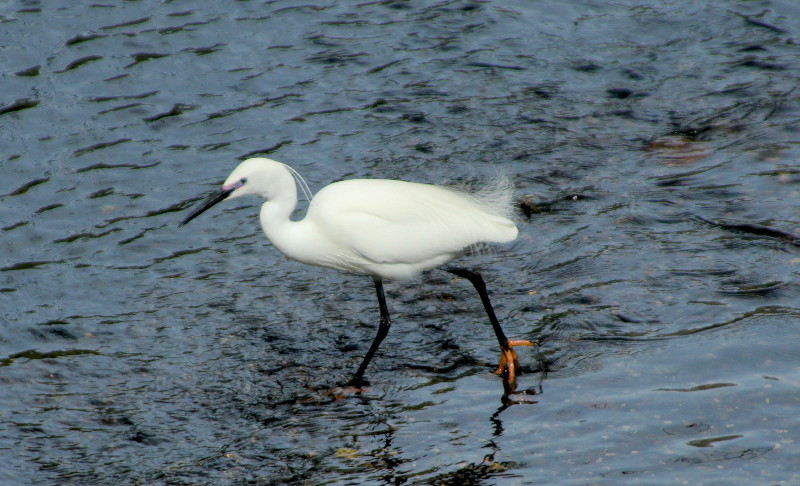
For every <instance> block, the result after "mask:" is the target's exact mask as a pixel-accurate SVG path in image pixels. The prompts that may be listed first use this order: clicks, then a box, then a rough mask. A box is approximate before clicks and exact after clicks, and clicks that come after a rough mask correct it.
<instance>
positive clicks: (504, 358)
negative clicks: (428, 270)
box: [447, 268, 536, 387]
mask: <svg viewBox="0 0 800 486" xmlns="http://www.w3.org/2000/svg"><path fill="white" fill-rule="evenodd" d="M447 271H448V272H450V273H452V274H453V275H457V276H459V277H462V278H465V279H467V280H469V281H470V282H472V285H473V286H474V287H475V290H477V291H478V295H480V297H481V302H483V307H484V309H486V314H487V315H488V316H489V322H491V323H492V328H493V329H494V333H495V335H496V336H497V341H498V342H499V343H500V365H499V366H498V367H497V370H495V374H497V375H502V376H503V377H504V378H505V380H506V381H507V382H508V383H509V384H510V385H511V386H512V387H513V385H514V380H515V378H516V372H517V369H518V368H519V360H517V353H516V351H514V348H513V347H514V346H533V345H534V344H536V343H535V342H532V341H528V340H527V339H515V340H509V339H508V338H507V337H506V334H505V333H504V332H503V328H502V327H500V322H499V321H498V320H497V316H496V315H495V313H494V308H492V302H491V301H490V300H489V294H488V293H487V292H486V282H484V281H483V277H482V276H481V274H480V273H478V272H475V271H473V270H467V269H464V268H448V269H447Z"/></svg>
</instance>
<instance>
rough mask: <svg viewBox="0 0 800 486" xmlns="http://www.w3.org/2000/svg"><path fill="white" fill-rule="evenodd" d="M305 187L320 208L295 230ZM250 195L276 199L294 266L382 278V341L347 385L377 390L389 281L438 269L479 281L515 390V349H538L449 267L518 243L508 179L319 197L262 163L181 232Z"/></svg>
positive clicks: (263, 216)
mask: <svg viewBox="0 0 800 486" xmlns="http://www.w3.org/2000/svg"><path fill="white" fill-rule="evenodd" d="M296 181H297V183H296ZM298 185H299V186H300V188H301V189H302V190H303V192H304V194H305V195H306V197H307V198H308V199H309V201H310V202H309V205H308V209H307V211H306V215H305V217H304V218H302V219H300V220H297V221H293V220H292V219H290V215H291V214H292V213H293V211H294V210H295V207H296V206H297V202H298V193H297V186H298ZM247 195H255V196H260V197H261V198H263V199H265V200H266V201H265V202H264V203H263V205H262V206H261V212H260V222H261V227H262V228H263V230H264V234H265V235H266V237H267V239H268V240H270V242H271V243H272V244H273V246H275V247H276V248H277V249H278V250H279V251H280V252H281V253H283V255H285V256H286V257H288V258H289V259H292V260H296V261H298V262H301V263H305V264H308V265H313V266H318V267H325V268H331V269H334V270H338V271H341V272H347V273H351V274H360V275H367V276H370V277H372V279H373V281H374V284H375V292H376V294H377V298H378V307H379V311H380V320H379V322H378V332H377V335H376V336H375V338H374V340H373V342H372V344H371V346H370V347H369V350H368V351H367V353H366V355H365V356H364V358H363V360H362V362H361V364H360V365H359V367H358V370H357V371H356V373H355V374H354V375H353V377H352V378H351V379H350V380H349V381H347V382H346V383H345V384H344V385H345V386H347V387H356V388H360V387H363V386H365V385H368V384H369V383H368V381H367V380H366V379H365V378H364V373H365V372H366V369H367V366H368V365H369V363H370V361H371V360H372V358H373V356H374V355H375V353H376V351H377V350H378V348H379V346H380V344H381V342H382V341H383V339H384V338H385V337H386V335H387V334H388V332H389V328H390V326H391V319H390V316H389V310H388V307H387V305H386V297H385V294H384V291H383V281H384V280H400V281H402V280H408V279H412V278H415V277H417V276H419V275H420V274H422V273H423V272H426V271H428V270H432V269H434V268H438V267H442V269H443V270H445V271H447V272H450V273H451V274H453V275H456V276H459V277H462V278H465V279H467V280H469V281H470V282H471V283H472V285H473V286H474V287H475V289H476V290H477V292H478V295H479V296H480V299H481V302H482V303H483V306H484V309H485V310H486V313H487V315H488V318H489V322H490V323H491V325H492V328H493V329H494V332H495V335H496V337H497V340H498V343H499V345H500V364H499V366H498V367H497V369H496V370H495V373H496V374H498V375H501V376H502V377H503V378H504V380H505V381H504V383H505V385H506V388H508V385H509V384H511V386H514V381H515V377H516V374H517V370H518V369H519V361H518V358H517V354H516V352H515V351H514V346H533V345H534V344H535V343H534V342H531V341H529V340H524V339H519V340H510V339H508V338H507V337H506V335H505V333H504V332H503V329H502V327H501V326H500V322H499V321H498V319H497V316H496V315H495V312H494V309H493V307H492V304H491V301H490V299H489V295H488V292H487V289H486V283H485V281H484V279H483V277H482V276H481V274H480V273H479V272H478V271H476V270H472V269H467V268H462V267H443V266H444V265H446V264H449V263H450V262H451V261H453V260H455V259H456V258H458V257H460V256H462V255H465V254H467V253H470V252H471V251H475V250H476V248H479V247H480V246H481V245H485V244H494V243H508V242H511V241H513V240H515V239H516V238H517V235H518V229H517V226H516V224H515V223H514V221H513V220H512V219H511V213H512V212H513V201H512V198H513V190H512V189H511V186H510V184H509V183H508V182H507V180H504V179H502V178H501V179H499V182H496V183H495V184H489V185H488V186H487V187H485V188H483V190H479V191H477V192H467V191H465V190H459V189H453V188H450V187H444V186H437V185H433V184H423V183H416V182H406V181H400V180H390V179H348V180H343V181H338V182H334V183H332V184H329V185H328V186H326V187H324V188H322V189H321V190H319V192H317V194H316V195H315V196H313V197H312V196H311V191H310V190H309V189H308V185H307V184H306V183H305V181H304V180H303V178H302V177H301V176H300V174H299V173H297V171H295V170H294V169H292V168H291V167H290V166H288V165H286V164H283V163H281V162H278V161H275V160H271V159H267V158H261V157H257V158H250V159H247V160H244V161H243V162H241V163H240V164H239V165H238V166H237V167H236V168H235V169H234V170H233V172H231V174H230V175H229V176H228V178H227V179H226V180H225V182H224V184H223V185H222V187H221V188H220V189H218V190H215V191H213V192H212V193H210V194H209V195H208V196H207V197H206V198H205V200H203V201H202V202H201V203H200V204H198V205H197V206H196V207H195V208H194V210H193V211H191V213H189V214H188V215H187V216H186V217H185V218H184V219H183V221H182V222H181V223H180V226H183V225H185V224H187V223H188V222H189V221H191V220H193V219H194V218H196V217H197V216H199V215H200V214H202V213H204V212H205V211H207V210H208V209H210V208H211V207H212V206H214V205H216V204H217V203H219V202H221V201H226V200H230V199H234V198H238V197H241V196H247Z"/></svg>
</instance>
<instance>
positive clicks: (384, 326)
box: [345, 279, 392, 388]
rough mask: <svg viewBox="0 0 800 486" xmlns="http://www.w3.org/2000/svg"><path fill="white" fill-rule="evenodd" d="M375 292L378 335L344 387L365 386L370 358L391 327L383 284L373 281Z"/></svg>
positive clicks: (376, 280)
mask: <svg viewBox="0 0 800 486" xmlns="http://www.w3.org/2000/svg"><path fill="white" fill-rule="evenodd" d="M375 292H376V293H377V294H378V305H379V306H380V310H381V320H380V324H379V325H378V334H377V335H376V336H375V339H374V340H373V341H372V345H371V346H370V347H369V351H367V354H366V356H364V360H363V361H361V365H360V366H359V367H358V371H356V374H355V375H353V377H352V378H351V379H350V381H348V382H347V383H345V386H346V387H356V388H361V387H363V386H364V385H366V384H367V381H366V380H365V379H364V372H365V371H366V370H367V366H368V365H369V362H370V361H371V360H372V357H373V356H374V355H375V352H376V351H377V350H378V347H379V346H380V345H381V342H382V341H383V338H385V337H386V335H387V334H389V326H391V325H392V321H391V319H389V308H388V307H386V296H385V295H384V294H383V282H381V281H380V280H378V279H375Z"/></svg>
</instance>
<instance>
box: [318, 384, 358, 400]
mask: <svg viewBox="0 0 800 486" xmlns="http://www.w3.org/2000/svg"><path fill="white" fill-rule="evenodd" d="M366 389H367V388H366V386H363V387H362V386H354V385H342V386H337V387H336V388H332V389H330V390H328V391H326V392H325V395H326V396H328V397H330V398H332V399H334V400H341V399H342V398H347V397H350V396H353V395H358V394H360V393H361V392H364V391H366Z"/></svg>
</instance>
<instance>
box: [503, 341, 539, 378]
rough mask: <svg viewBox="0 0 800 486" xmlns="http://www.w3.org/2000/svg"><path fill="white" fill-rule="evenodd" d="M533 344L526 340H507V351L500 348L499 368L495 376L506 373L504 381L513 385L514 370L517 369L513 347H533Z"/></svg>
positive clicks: (517, 363)
mask: <svg viewBox="0 0 800 486" xmlns="http://www.w3.org/2000/svg"><path fill="white" fill-rule="evenodd" d="M535 344H536V343H535V342H532V341H528V340H527V339H509V340H508V349H503V348H502V347H501V348H500V366H498V367H497V370H495V372H494V373H495V374H496V375H502V374H503V372H506V376H505V378H506V380H507V381H508V382H509V383H514V378H515V377H516V369H517V368H518V367H519V361H518V360H517V353H516V351H514V346H533V345H535Z"/></svg>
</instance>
